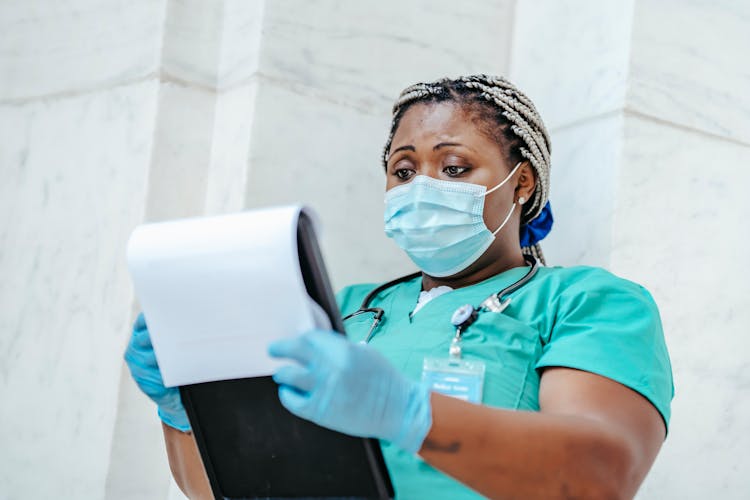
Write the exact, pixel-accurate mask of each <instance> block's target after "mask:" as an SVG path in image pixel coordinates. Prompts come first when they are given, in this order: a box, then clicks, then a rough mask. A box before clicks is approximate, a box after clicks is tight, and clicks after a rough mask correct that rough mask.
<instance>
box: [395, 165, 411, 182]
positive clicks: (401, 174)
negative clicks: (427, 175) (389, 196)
mask: <svg viewBox="0 0 750 500" xmlns="http://www.w3.org/2000/svg"><path fill="white" fill-rule="evenodd" d="M395 173H396V177H398V178H399V179H401V180H402V181H405V180H406V179H408V178H410V177H411V176H412V175H413V174H414V170H412V169H410V168H399V169H398V170H396V172H395Z"/></svg>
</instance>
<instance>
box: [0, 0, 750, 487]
mask: <svg viewBox="0 0 750 500" xmlns="http://www.w3.org/2000/svg"><path fill="white" fill-rule="evenodd" d="M363 5H364V4H361V3H358V2H340V1H337V0H318V1H316V2H310V1H305V0H274V1H273V2H266V1H264V0H141V1H139V2H124V1H122V0H72V1H69V2H66V3H64V4H60V3H59V2H52V1H50V0H34V1H29V0H8V1H5V2H0V33H1V35H0V135H1V136H2V138H3V139H2V145H1V146H0V174H1V175H2V179H3V182H2V183H0V221H2V224H0V275H2V276H3V284H2V286H0V308H1V309H0V399H1V400H2V401H4V404H3V405H0V422H1V423H2V425H0V443H3V444H2V451H1V452H0V499H2V500H5V499H6V498H8V499H10V498H17V497H19V496H21V495H23V496H33V497H41V498H48V497H58V498H107V499H118V500H119V499H137V498H138V499H139V498H173V499H174V498H179V497H180V496H181V495H179V492H177V491H176V489H175V487H174V485H173V484H170V481H169V474H168V469H167V465H166V461H165V456H164V450H163V446H162V440H161V436H160V428H159V424H158V420H157V419H156V417H155V412H154V409H153V406H152V405H151V404H150V403H149V402H148V400H147V399H146V398H145V397H144V396H143V395H142V394H141V393H140V392H139V391H138V390H137V388H136V387H135V386H134V384H133V383H132V381H131V380H130V378H129V375H128V373H127V370H126V369H125V367H124V366H123V364H122V362H121V353H122V350H123V348H124V344H125V342H126V339H127V336H128V329H129V323H130V321H131V320H132V317H133V315H134V313H135V310H136V309H137V304H136V303H135V302H134V298H133V295H132V290H131V287H130V283H129V278H128V275H127V272H126V269H125V263H124V252H123V249H124V245H125V241H126V239H127V236H128V234H129V232H130V231H131V230H132V228H133V227H134V226H135V225H136V224H138V223H140V222H143V221H148V220H160V219H166V218H173V217H182V216H187V215H198V214H214V213H223V212H229V211H236V210H240V209H242V208H244V207H252V206H258V205H265V204H276V203H285V202H292V201H302V202H305V203H307V204H309V205H311V206H313V207H314V208H315V209H317V211H318V212H319V213H320V215H321V219H322V220H323V222H324V232H323V234H322V244H323V250H324V253H325V256H326V258H327V262H328V267H329V271H330V273H331V275H332V277H333V281H334V284H335V285H336V286H343V285H345V284H348V283H351V282H361V281H379V280H384V279H387V278H389V277H392V276H394V275H399V274H403V273H405V272H407V271H410V270H411V269H412V265H411V263H410V262H409V261H408V260H407V259H405V258H404V257H403V255H402V254H401V252H400V251H399V250H398V249H397V248H395V246H393V245H392V243H391V242H390V240H387V239H386V238H385V237H384V236H383V234H382V230H381V228H382V186H383V182H384V179H383V177H382V175H383V174H382V170H381V166H380V163H379V161H380V160H379V158H380V148H381V146H382V143H383V141H384V140H385V137H386V134H387V129H388V126H389V121H390V117H389V109H390V106H391V103H392V100H393V98H395V96H396V95H397V94H398V92H399V91H400V90H401V88H402V87H404V86H406V85H408V84H410V83H413V82H414V81H420V80H421V81H427V80H432V79H435V78H438V77H441V76H446V75H458V74H462V73H471V72H486V73H500V74H508V75H509V76H510V77H511V79H512V80H513V81H515V82H516V83H517V84H518V85H519V86H520V87H521V88H523V89H524V90H525V91H526V92H527V94H529V96H530V97H531V98H532V99H533V100H534V101H535V102H536V103H537V105H538V107H539V108H540V110H541V112H542V115H543V117H544V118H545V121H546V122H547V124H548V127H549V128H550V131H551V134H552V142H553V168H552V200H553V207H554V210H555V215H556V227H555V230H554V231H553V232H552V234H551V235H550V236H549V238H548V239H547V240H545V245H544V248H545V252H546V254H547V257H548V260H549V261H550V262H551V263H553V264H563V265H568V264H577V263H587V264H593V265H600V266H604V267H607V268H610V269H612V270H613V271H614V272H616V273H618V274H620V275H622V276H625V277H628V278H630V279H633V280H635V281H639V282H641V283H643V284H644V285H646V286H647V287H648V288H649V289H650V290H651V291H652V293H653V295H654V297H655V298H656V300H657V302H658V304H659V305H660V308H661V312H662V315H663V321H664V326H665V331H666V334H667V340H668V344H669V348H670V350H671V353H672V361H673V365H674V372H675V377H676V387H677V395H676V398H675V401H674V416H673V421H672V427H671V430H670V436H669V438H668V440H667V441H666V444H665V446H664V449H663V451H662V453H661V455H660V457H659V458H658V460H657V463H656V464H655V466H654V469H653V471H652V473H651V474H650V476H649V478H648V479H647V481H646V483H645V484H644V486H643V488H642V490H641V492H640V494H639V496H640V498H659V499H662V498H665V499H671V498H674V499H677V498H680V499H682V498H705V497H708V496H711V495H716V496H720V497H721V498H729V499H734V498H737V499H739V498H743V495H744V494H745V493H746V492H747V491H750V479H748V476H747V474H743V470H747V468H748V466H749V462H748V460H747V459H745V458H744V456H745V454H744V450H746V449H748V448H750V438H748V437H747V435H746V432H744V429H745V427H746V425H745V423H746V422H747V421H748V419H749V418H750V406H749V404H748V400H747V398H746V397H744V395H745V394H746V393H747V387H748V386H750V380H749V379H748V378H747V376H746V375H745V373H746V372H747V370H744V368H746V367H747V365H748V363H747V361H745V360H744V358H743V357H742V353H744V352H746V351H747V350H748V348H750V343H749V342H750V341H748V340H747V336H746V335H744V334H743V330H746V327H745V326H744V325H746V324H748V321H750V316H749V315H748V311H747V307H746V304H747V302H748V299H750V288H749V287H748V285H747V284H745V280H743V279H742V277H743V276H747V275H750V268H749V267H748V266H749V265H748V264H747V259H743V258H742V257H743V256H742V255H741V254H740V252H741V251H742V250H743V249H744V248H747V247H748V243H750V241H749V239H748V237H747V235H746V234H745V233H744V232H743V231H742V227H743V222H744V216H745V214H747V213H748V212H749V210H748V209H750V205H749V204H748V199H747V197H745V196H743V194H742V193H741V192H740V191H739V187H740V186H742V185H743V183H747V182H748V181H750V170H748V169H747V168H746V167H747V164H748V160H750V100H748V98H747V97H746V95H745V94H746V89H747V88H750V81H748V80H750V76H749V75H748V74H747V72H746V71H744V70H743V69H742V68H743V66H742V65H741V64H740V61H742V57H743V55H744V54H746V53H747V52H748V49H750V35H748V33H750V30H749V29H748V27H749V26H750V9H749V8H748V6H747V3H746V2H744V1H742V0H721V1H719V2H716V1H708V0H695V1H692V2H679V1H677V0H659V1H653V0H623V1H618V2H597V1H595V0H563V1H560V0H534V1H531V0H487V1H483V2H477V3H472V8H471V9H467V8H465V6H464V5H463V4H460V3H459V4H457V3H456V2H450V1H447V0H438V1H434V0H433V1H430V2H427V1H425V0H414V1H411V2H403V1H396V0H384V1H381V2H373V3H368V4H367V5H366V6H363ZM40 34H43V35H41V36H40ZM592 207H596V209H595V210H594V209H592Z"/></svg>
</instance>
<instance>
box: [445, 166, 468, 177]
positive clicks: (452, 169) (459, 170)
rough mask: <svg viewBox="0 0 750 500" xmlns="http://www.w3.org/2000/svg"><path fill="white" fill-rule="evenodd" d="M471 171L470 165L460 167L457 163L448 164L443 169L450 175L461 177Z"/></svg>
mask: <svg viewBox="0 0 750 500" xmlns="http://www.w3.org/2000/svg"><path fill="white" fill-rule="evenodd" d="M468 171H469V167H459V166H457V165H448V166H447V167H445V168H444V169H443V172H445V173H446V174H448V176H449V177H459V176H460V175H461V174H464V173H466V172H468Z"/></svg>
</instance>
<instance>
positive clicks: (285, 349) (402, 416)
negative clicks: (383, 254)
mask: <svg viewBox="0 0 750 500" xmlns="http://www.w3.org/2000/svg"><path fill="white" fill-rule="evenodd" d="M268 353H269V354H270V355H271V356H273V357H277V358H290V359H293V360H295V361H297V362H298V363H299V364H294V365H285V366H283V367H281V368H279V370H278V371H277V372H276V373H275V374H274V376H273V378H274V380H275V381H276V383H278V384H279V385H280V387H279V399H280V400H281V403H282V404H283V405H284V406H285V407H286V408H287V409H288V410H289V411H290V412H292V413H294V414H295V415H297V416H299V417H302V418H305V419H307V420H311V421H313V422H315V423H316V424H318V425H321V426H323V427H328V428H329V429H333V430H336V431H339V432H343V433H345V434H350V435H354V436H360V437H375V438H379V439H385V440H387V441H390V442H392V443H394V444H395V445H397V446H399V447H400V448H402V449H404V450H406V451H409V452H412V453H415V452H417V451H418V450H419V448H420V447H421V446H422V442H423V441H424V438H425V436H426V435H427V432H428V431H429V430H430V426H431V425H432V411H431V407H430V393H429V391H428V390H427V388H426V387H424V386H422V385H420V384H418V383H416V382H413V381H411V380H409V379H407V378H406V377H404V376H403V375H402V374H401V373H399V372H398V371H397V370H396V369H395V368H394V367H393V366H392V365H391V364H390V363H389V362H388V361H387V360H386V359H385V358H384V357H383V356H382V355H381V354H380V353H378V352H377V351H376V350H375V349H373V348H372V347H371V346H367V345H363V344H355V343H353V342H351V341H349V340H348V339H347V338H346V337H344V336H343V335H339V334H337V333H335V332H331V331H323V330H313V331H310V332H307V333H305V334H303V335H301V336H299V337H296V338H293V339H285V340H279V341H276V342H273V343H271V345H270V346H269V347H268Z"/></svg>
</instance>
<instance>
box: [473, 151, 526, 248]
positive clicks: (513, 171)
mask: <svg viewBox="0 0 750 500" xmlns="http://www.w3.org/2000/svg"><path fill="white" fill-rule="evenodd" d="M520 166H521V162H520V161H519V162H518V163H516V166H515V167H513V170H511V171H510V173H509V174H508V177H506V178H505V179H503V180H502V182H500V184H498V185H497V186H495V187H493V188H492V189H490V190H488V191H485V192H484V194H483V195H482V196H487V195H488V194H490V193H492V192H493V191H495V190H497V189H500V188H501V187H502V186H503V185H504V184H505V183H506V182H508V181H509V180H510V178H511V177H513V174H515V173H516V171H517V170H518V168H519V167H520ZM519 201H520V200H519ZM521 204H523V202H521ZM515 209H516V202H515V201H514V202H513V205H512V206H511V207H510V211H509V212H508V215H506V216H505V220H503V222H502V224H500V227H498V228H497V229H495V230H494V231H493V232H492V236H495V235H497V233H499V232H500V230H501V229H502V228H504V227H505V224H507V223H508V220H510V216H511V215H513V211H514V210H515Z"/></svg>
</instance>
